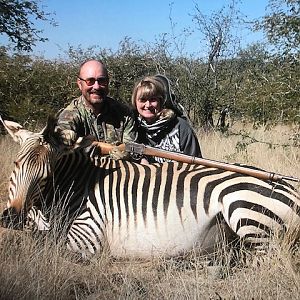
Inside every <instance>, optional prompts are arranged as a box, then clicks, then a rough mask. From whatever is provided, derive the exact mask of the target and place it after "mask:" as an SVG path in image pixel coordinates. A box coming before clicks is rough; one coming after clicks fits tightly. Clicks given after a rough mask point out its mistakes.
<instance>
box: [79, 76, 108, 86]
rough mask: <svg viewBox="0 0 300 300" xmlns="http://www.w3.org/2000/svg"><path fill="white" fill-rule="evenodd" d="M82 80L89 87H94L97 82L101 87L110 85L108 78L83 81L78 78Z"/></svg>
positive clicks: (92, 78)
mask: <svg viewBox="0 0 300 300" xmlns="http://www.w3.org/2000/svg"><path fill="white" fill-rule="evenodd" d="M78 78H79V79H80V80H82V81H84V82H85V83H86V84H87V85H88V86H92V85H94V84H95V82H96V81H97V82H98V84H99V85H102V86H105V85H108V81H109V80H108V77H99V78H94V77H91V78H87V79H83V78H80V77H78Z"/></svg>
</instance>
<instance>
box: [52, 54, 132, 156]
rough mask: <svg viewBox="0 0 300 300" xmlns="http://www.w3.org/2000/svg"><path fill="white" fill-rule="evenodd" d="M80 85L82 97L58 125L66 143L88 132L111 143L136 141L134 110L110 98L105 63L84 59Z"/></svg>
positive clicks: (98, 139)
mask: <svg viewBox="0 0 300 300" xmlns="http://www.w3.org/2000/svg"><path fill="white" fill-rule="evenodd" d="M77 85H78V87H79V89H80V90H81V96H80V97H78V98H76V99H74V100H73V101H72V102H71V103H70V104H69V105H68V106H67V107H66V108H65V109H64V110H62V111H61V112H60V113H59V116H58V124H57V128H59V129H58V131H59V132H60V133H61V136H62V138H63V141H64V143H65V144H72V143H74V142H75V141H76V139H77V138H78V137H80V136H86V135H93V136H94V137H95V139H96V140H97V141H102V142H107V143H111V144H120V143H124V142H129V141H135V140H136V138H137V130H136V124H135V119H134V116H133V113H132V111H131V109H130V108H129V107H128V106H126V105H125V104H123V103H121V102H118V101H116V100H114V99H112V98H110V97H108V93H109V87H108V86H109V76H108V71H107V69H106V67H105V65H104V64H103V62H101V61H98V60H88V61H86V62H84V63H83V64H82V65H81V67H80V70H79V74H78V78H77ZM116 158H119V157H116Z"/></svg>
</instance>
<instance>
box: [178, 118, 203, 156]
mask: <svg viewBox="0 0 300 300" xmlns="http://www.w3.org/2000/svg"><path fill="white" fill-rule="evenodd" d="M178 119H179V143H180V150H181V151H182V153H184V154H186V155H191V156H195V157H202V153H201V148H200V144H199V141H198V139H197V136H196V134H195V132H194V130H193V128H192V127H191V126H190V125H189V123H188V122H187V121H186V120H184V119H182V118H178Z"/></svg>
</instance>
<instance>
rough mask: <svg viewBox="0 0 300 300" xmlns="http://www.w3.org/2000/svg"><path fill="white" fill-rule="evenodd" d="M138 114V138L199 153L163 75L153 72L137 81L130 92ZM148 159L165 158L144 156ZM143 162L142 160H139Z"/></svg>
mask: <svg viewBox="0 0 300 300" xmlns="http://www.w3.org/2000/svg"><path fill="white" fill-rule="evenodd" d="M132 104H133V106H134V107H135V110H136V113H137V118H138V122H137V123H138V134H139V137H138V142H140V143H143V144H145V145H149V146H152V147H155V148H160V149H164V150H167V151H173V152H180V153H184V154H187V155H191V156H196V157H201V150H200V146H199V142H198V140H197V137H196V135H195V133H194V131H193V129H192V128H191V126H190V125H189V123H188V122H187V120H186V119H185V118H184V116H183V108H182V106H180V105H178V104H176V103H175V99H174V96H173V95H172V94H171V92H170V83H169V80H168V78H167V77H165V76H163V75H155V76H148V77H145V78H144V79H143V80H141V81H140V82H138V83H137V84H136V85H135V87H134V90H133V93H132ZM147 160H148V162H151V163H152V162H163V161H167V160H166V159H164V158H160V157H151V158H150V157H148V158H147ZM142 162H143V161H142Z"/></svg>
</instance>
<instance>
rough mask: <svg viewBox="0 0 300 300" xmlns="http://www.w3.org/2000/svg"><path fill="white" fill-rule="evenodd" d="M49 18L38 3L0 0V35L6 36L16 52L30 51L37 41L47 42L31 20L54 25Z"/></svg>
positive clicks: (22, 0)
mask: <svg viewBox="0 0 300 300" xmlns="http://www.w3.org/2000/svg"><path fill="white" fill-rule="evenodd" d="M49 16H50V14H49V13H46V12H44V11H43V10H42V9H40V8H39V5H38V1H33V0H31V1H25V0H0V34H4V35H7V36H8V38H9V39H10V41H11V42H12V43H13V44H14V45H15V48H16V49H17V50H25V51H31V50H32V48H33V46H35V43H36V42H37V41H40V42H44V41H46V40H47V38H44V37H42V36H41V35H40V34H41V33H42V30H38V29H37V28H35V25H34V23H33V21H31V20H32V19H35V20H41V21H49V22H50V23H51V24H53V25H55V23H54V21H53V19H48V18H49Z"/></svg>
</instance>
